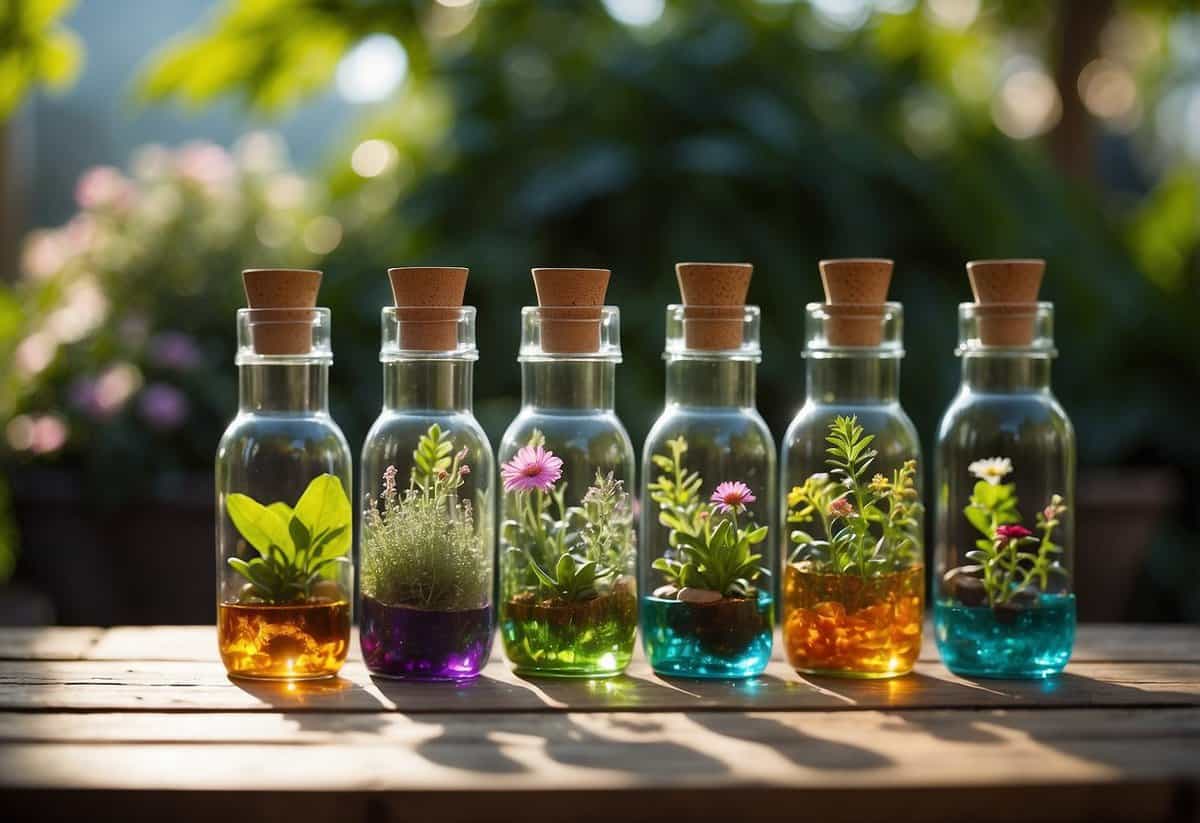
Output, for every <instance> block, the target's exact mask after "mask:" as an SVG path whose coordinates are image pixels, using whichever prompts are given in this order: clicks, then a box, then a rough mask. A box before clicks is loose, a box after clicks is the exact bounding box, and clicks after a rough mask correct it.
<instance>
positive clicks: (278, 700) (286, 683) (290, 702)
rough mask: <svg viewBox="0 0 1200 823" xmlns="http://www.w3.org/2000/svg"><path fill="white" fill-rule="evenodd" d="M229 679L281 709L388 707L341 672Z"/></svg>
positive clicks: (333, 709) (363, 709) (327, 709)
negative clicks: (315, 676)
mask: <svg viewBox="0 0 1200 823" xmlns="http://www.w3.org/2000/svg"><path fill="white" fill-rule="evenodd" d="M229 682H230V683H232V684H233V685H235V686H237V687H238V688H239V689H241V690H242V691H244V692H245V693H246V694H249V695H251V696H253V697H255V698H256V699H258V700H260V701H262V702H263V703H266V704H267V705H268V706H270V707H271V708H273V709H278V710H279V711H289V712H294V711H339V710H340V711H346V710H348V709H357V710H361V711H369V710H379V709H383V708H386V706H385V705H384V704H382V703H380V701H379V699H378V698H376V697H375V696H374V695H372V694H371V693H370V692H368V691H367V690H366V689H364V688H363V687H362V686H360V685H358V684H357V683H355V682H354V681H352V680H349V679H347V678H345V677H342V676H340V675H338V676H335V677H327V678H324V679H321V680H246V679H244V678H238V677H230V678H229Z"/></svg>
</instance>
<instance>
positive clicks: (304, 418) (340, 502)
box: [216, 308, 354, 679]
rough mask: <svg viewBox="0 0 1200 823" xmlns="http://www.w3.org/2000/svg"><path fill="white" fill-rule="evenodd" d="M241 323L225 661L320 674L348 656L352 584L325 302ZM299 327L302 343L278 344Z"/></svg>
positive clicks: (222, 554)
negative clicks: (331, 404)
mask: <svg viewBox="0 0 1200 823" xmlns="http://www.w3.org/2000/svg"><path fill="white" fill-rule="evenodd" d="M237 324H238V352H237V361H236V362H237V365H238V373H239V397H238V414H237V416H236V417H235V418H234V419H233V421H232V422H231V423H230V424H229V427H228V428H227V429H226V430H225V433H224V435H223V436H222V437H221V441H220V445H219V446H218V447H217V457H216V492H217V524H216V526H217V539H216V542H217V614H218V616H217V639H218V643H219V646H220V652H221V659H222V661H224V663H225V668H226V669H227V670H228V671H229V673H230V674H231V675H234V676H237V677H249V678H265V679H301V678H314V677H328V676H331V675H333V674H335V673H337V671H338V670H339V669H340V668H341V666H342V663H343V661H344V660H345V659H346V652H347V647H348V645H349V641H350V621H351V602H352V597H353V591H354V585H353V572H354V570H353V563H352V561H351V557H350V551H351V543H352V532H353V516H352V513H351V507H350V498H349V494H350V490H351V485H350V484H351V476H350V473H351V458H350V447H349V446H348V445H347V443H346V438H345V436H343V434H342V431H341V429H339V428H338V425H337V424H336V423H335V422H334V421H333V418H331V417H330V416H329V366H330V364H331V363H332V362H333V354H332V351H331V349H330V345H329V325H330V318H329V310H328V309H322V308H317V309H241V310H239V311H238V315H237ZM296 334H299V335H300V336H301V337H302V338H303V341H304V342H303V345H301V346H288V345H284V346H282V347H281V346H278V345H274V343H278V342H279V341H280V340H281V339H284V340H285V341H286V339H287V338H294V337H295V335H296ZM256 339H257V341H258V343H259V346H258V348H256V345H255V342H256ZM267 341H273V345H271V346H267V345H264V344H265V343H266V342H267ZM260 350H270V351H271V352H272V353H269V354H264V353H262V352H261V351H260Z"/></svg>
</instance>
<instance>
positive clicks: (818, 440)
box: [780, 399, 925, 678]
mask: <svg viewBox="0 0 1200 823" xmlns="http://www.w3.org/2000/svg"><path fill="white" fill-rule="evenodd" d="M838 417H852V418H855V419H857V421H858V424H859V425H861V426H862V428H863V430H864V431H865V432H866V433H867V434H873V435H874V436H875V439H874V440H873V441H872V443H871V448H873V449H875V450H876V451H878V452H879V454H878V456H877V457H876V458H875V461H874V463H873V464H872V466H871V467H870V469H869V471H870V472H871V473H872V474H874V473H879V474H880V475H882V476H883V477H885V478H892V477H894V476H895V474H896V473H897V472H898V471H900V470H901V469H902V468H903V467H904V466H905V464H906V463H909V462H910V461H912V462H914V463H915V464H916V465H917V466H920V465H921V463H920V461H921V451H920V444H919V440H918V437H917V432H916V429H915V427H914V426H913V424H912V421H911V420H910V419H909V417H908V415H907V414H905V412H904V410H903V409H902V408H901V407H900V405H899V403H888V404H883V405H879V404H870V405H856V404H826V403H820V402H813V401H812V400H811V399H810V401H809V402H808V403H806V404H805V405H804V406H803V407H802V408H801V410H800V413H799V414H798V415H797V416H796V418H795V419H794V420H793V421H792V423H791V425H790V426H789V427H788V430H787V433H786V435H785V436H784V440H783V445H782V448H781V451H782V455H783V456H782V458H781V461H782V465H783V468H782V473H781V479H780V490H781V494H782V495H783V500H784V512H783V516H782V518H781V531H782V533H783V535H784V549H783V551H784V563H783V570H782V578H783V579H782V581H781V586H782V589H783V595H782V596H783V615H782V624H783V644H784V650H785V652H786V654H787V658H788V662H790V663H791V665H792V666H793V667H794V668H795V669H797V670H798V671H801V672H805V673H810V674H827V675H839V676H846V677H862V678H877V677H893V676H896V675H901V674H905V673H906V672H909V671H911V670H912V668H913V666H914V665H916V662H917V657H918V656H919V655H920V651H921V626H922V619H923V612H924V603H925V570H924V564H923V562H922V556H921V552H920V546H919V544H918V545H916V546H913V547H910V548H909V550H908V551H907V552H905V553H904V554H903V555H902V556H900V557H898V558H896V560H895V561H894V562H890V563H888V564H887V565H879V566H878V567H875V566H872V565H871V564H870V563H855V564H854V565H853V566H851V567H850V568H848V569H839V568H838V567H837V565H836V564H835V563H833V562H830V561H831V558H830V557H829V556H828V553H827V552H826V551H825V550H824V547H820V546H818V547H816V548H813V546H812V544H810V543H801V542H797V541H796V540H795V539H794V535H795V533H796V532H798V531H805V533H810V534H811V535H812V536H813V538H814V539H815V540H817V541H821V540H828V539H829V532H830V530H832V531H833V532H834V533H836V531H837V528H838V527H837V525H834V524H833V523H832V522H830V525H829V526H826V521H828V520H829V516H828V514H827V513H826V514H825V515H824V517H823V516H822V515H821V514H819V513H815V512H814V517H813V519H812V520H811V521H809V522H807V523H797V522H795V519H794V518H795V516H796V514H797V512H798V511H801V510H803V508H804V507H806V506H807V501H803V500H798V499H797V498H798V497H799V495H798V494H797V493H796V492H795V490H796V489H797V488H804V485H805V481H806V480H807V479H808V478H810V477H813V476H814V475H822V474H828V473H829V471H830V467H829V464H828V462H827V458H828V455H827V451H826V450H827V449H828V448H829V443H828V442H827V437H828V436H829V431H830V426H831V425H832V424H833V423H834V422H835V421H836V419H837V418H838ZM914 483H915V484H916V485H917V487H918V489H919V477H917V478H914ZM918 494H919V492H918ZM917 499H918V500H919V497H918V498H917ZM916 519H917V520H918V525H917V526H916V527H915V528H914V529H913V531H914V532H915V533H916V534H918V535H919V534H920V529H921V525H920V522H921V518H920V517H919V516H918V517H917V518H916Z"/></svg>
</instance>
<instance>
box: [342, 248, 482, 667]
mask: <svg viewBox="0 0 1200 823" xmlns="http://www.w3.org/2000/svg"><path fill="white" fill-rule="evenodd" d="M388 276H389V278H390V280H391V284H392V293H393V296H394V298H395V303H396V305H395V306H388V307H385V308H384V309H383V345H382V347H381V350H380V360H381V362H382V363H383V410H382V412H381V413H380V415H379V417H378V419H376V421H375V424H374V425H373V426H372V427H371V430H370V432H369V433H368V434H367V438H366V441H365V443H364V444H363V456H362V478H363V506H362V513H361V516H362V521H361V522H362V525H361V529H360V534H361V535H362V549H361V557H362V561H361V572H360V574H361V583H360V585H361V589H362V600H361V604H360V608H359V611H360V616H359V639H360V642H361V645H362V653H363V661H364V662H365V663H366V665H367V669H368V670H369V671H370V672H371V673H372V674H375V675H380V676H383V677H395V678H409V679H419V680H464V679H468V678H471V677H475V676H476V675H478V674H479V672H480V671H481V670H482V669H483V667H484V665H485V664H486V663H487V659H488V655H489V654H490V652H491V645H492V626H493V610H492V603H491V601H492V565H493V560H492V557H493V554H492V553H493V539H492V538H493V534H494V531H493V525H492V523H493V517H494V514H495V512H494V508H493V506H494V492H493V485H492V484H493V475H494V474H495V462H494V458H493V456H492V448H491V444H490V443H489V442H488V439H487V436H486V435H485V434H484V432H483V429H482V428H481V427H480V425H479V423H478V421H477V420H476V419H475V416H474V414H473V412H472V387H473V369H474V365H475V361H476V359H477V358H478V353H477V350H476V348H475V309H473V308H471V307H463V305H462V302H463V293H464V289H465V287H466V282H467V270H466V269H463V268H399V269H391V270H389V271H388Z"/></svg>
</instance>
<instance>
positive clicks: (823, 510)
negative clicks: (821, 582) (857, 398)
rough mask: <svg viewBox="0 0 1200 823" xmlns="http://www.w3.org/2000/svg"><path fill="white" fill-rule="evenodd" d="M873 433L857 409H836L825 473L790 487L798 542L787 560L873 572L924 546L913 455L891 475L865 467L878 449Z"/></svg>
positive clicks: (912, 558)
mask: <svg viewBox="0 0 1200 823" xmlns="http://www.w3.org/2000/svg"><path fill="white" fill-rule="evenodd" d="M874 440H875V436H874V435H868V434H866V433H865V432H864V430H863V427H862V426H861V425H859V423H858V418H857V417H843V416H839V417H837V418H836V419H835V420H834V421H833V422H832V423H831V424H830V426H829V435H828V436H827V437H826V442H827V443H828V444H829V446H828V448H827V449H826V453H827V455H828V457H827V458H826V463H827V465H828V466H829V467H830V471H829V473H828V474H823V473H822V474H814V475H812V476H810V477H809V478H808V479H807V480H805V481H804V484H803V485H800V486H795V487H793V488H792V490H791V491H790V492H789V493H788V522H789V523H791V524H793V525H795V526H797V528H796V529H794V530H793V531H792V533H791V540H792V542H793V543H794V544H796V548H795V550H793V552H792V557H791V561H792V562H793V563H794V562H798V561H800V560H809V561H811V562H814V563H815V564H816V566H817V568H818V570H821V571H830V572H833V573H836V574H856V575H859V576H861V577H870V576H877V575H882V574H889V573H892V572H895V571H899V570H901V569H904V568H906V567H908V566H909V565H911V564H912V563H914V562H916V560H918V559H919V558H920V554H921V531H920V530H921V516H922V514H923V513H924V507H923V506H922V505H921V503H920V500H919V496H918V494H917V490H916V473H917V461H915V460H907V461H905V462H904V464H903V465H902V466H901V467H900V468H898V469H896V470H895V471H893V472H892V475H891V477H890V478H889V477H885V476H884V475H882V474H875V475H873V476H872V477H871V478H870V479H869V480H868V479H867V475H868V473H869V471H870V468H871V465H872V463H874V461H875V458H876V457H878V456H879V453H878V452H877V451H876V450H875V449H872V448H871V444H872V443H873V442H874Z"/></svg>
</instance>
